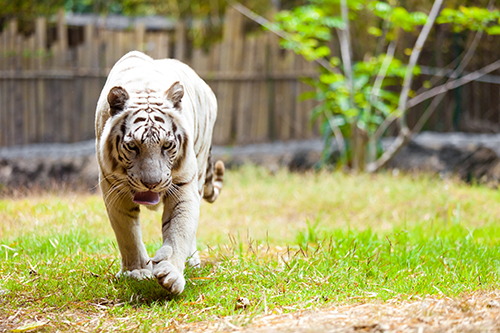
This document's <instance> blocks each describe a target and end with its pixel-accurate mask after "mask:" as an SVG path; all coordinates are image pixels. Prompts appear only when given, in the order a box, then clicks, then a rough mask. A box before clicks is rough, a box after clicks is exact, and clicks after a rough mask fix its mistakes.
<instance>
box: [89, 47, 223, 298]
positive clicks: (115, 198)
mask: <svg viewBox="0 0 500 333" xmlns="http://www.w3.org/2000/svg"><path fill="white" fill-rule="evenodd" d="M177 81H179V82H180V84H181V85H182V86H183V88H184V96H183V98H182V102H181V105H182V110H181V111H178V110H171V108H172V107H173V105H172V103H171V102H170V104H169V100H168V98H166V97H165V92H166V91H167V90H168V89H169V87H171V86H172V84H173V83H174V82H177ZM115 86H120V87H123V88H124V89H125V90H126V91H127V92H128V94H129V96H130V99H129V101H128V102H127V104H126V107H125V110H124V111H123V112H122V113H119V114H117V115H115V116H113V117H112V116H111V114H110V106H109V103H108V101H107V96H108V93H109V91H110V90H111V88H113V87H115ZM144 94H146V95H147V96H146V97H147V101H148V103H150V105H160V104H161V108H163V109H164V110H169V111H168V112H166V113H168V114H169V115H170V116H171V117H173V118H175V120H176V121H177V122H178V123H179V124H181V126H182V127H183V128H184V129H185V131H186V133H187V137H188V138H189V141H188V145H187V150H186V153H185V156H184V160H183V163H182V165H181V166H180V167H179V168H178V169H177V170H170V171H171V175H169V174H165V175H163V176H165V177H166V178H168V177H170V176H171V179H172V181H173V182H174V183H187V182H189V180H190V179H191V180H193V181H192V182H190V183H188V184H187V185H185V186H182V187H180V188H179V190H178V191H177V192H176V195H165V196H163V197H162V202H161V203H163V215H162V223H163V222H165V221H170V222H169V223H167V224H165V226H164V227H163V228H162V229H163V230H162V235H163V245H162V246H161V248H160V249H159V250H158V251H157V252H156V255H155V256H154V257H153V258H151V259H150V258H149V255H148V254H147V252H146V248H145V246H144V244H143V242H142V235H141V228H140V222H139V212H138V211H137V206H138V205H137V204H136V203H134V202H133V201H132V195H131V194H130V193H131V192H130V189H129V186H128V184H127V182H126V178H125V177H124V175H123V174H118V173H117V172H113V163H112V160H113V159H112V158H111V157H110V156H109V154H110V152H109V150H108V149H107V144H108V142H109V141H110V140H111V137H112V131H113V128H116V127H117V124H118V125H119V124H121V123H123V122H124V119H126V117H127V116H128V114H130V113H131V112H133V111H134V110H137V108H140V107H141V106H140V105H139V104H137V101H138V100H139V99H140V98H143V99H142V100H144V97H145V96H144ZM134 103H135V104H134ZM138 105H139V106H138ZM216 115H217V102H216V99H215V95H214V94H213V92H212V91H211V89H210V88H209V87H208V85H207V84H206V83H205V82H204V81H203V80H202V79H201V78H199V76H198V75H197V74H196V73H195V72H194V71H193V70H192V69H191V68H189V67H188V66H187V65H185V64H183V63H181V62H179V61H176V60H172V59H165V60H153V59H151V58H150V57H148V56H146V55H145V54H143V53H140V52H137V51H134V52H130V53H128V54H126V55H125V56H123V57H122V58H121V59H120V60H119V61H118V62H117V63H116V64H115V66H114V67H113V69H112V70H111V72H110V74H109V76H108V79H107V81H106V84H105V86H104V88H103V90H102V93H101V96H100V98H99V101H98V104H97V109H96V137H97V140H96V150H97V159H98V164H99V169H100V187H101V191H102V193H103V198H104V202H105V204H106V209H107V212H108V216H109V219H110V222H111V226H112V227H113V230H114V232H115V235H116V239H117V242H118V246H119V249H120V253H121V256H122V270H121V273H120V274H122V275H126V276H130V277H134V278H139V279H141V278H148V277H150V276H154V277H156V278H157V279H158V282H159V283H160V284H161V285H162V286H164V287H165V288H166V289H167V290H169V291H170V292H172V293H175V294H178V293H180V292H182V290H183V289H184V285H185V280H184V276H183V271H184V268H185V263H186V260H187V259H189V263H190V264H192V265H198V264H199V258H198V255H197V253H196V229H197V226H198V218H199V207H200V202H201V198H202V195H203V190H204V182H205V172H206V166H207V157H208V154H209V149H210V146H211V141H212V130H213V126H214V123H215V119H216ZM129 125H130V124H129ZM130 126H131V125H130ZM150 146H151V151H153V150H154V149H156V148H155V147H153V146H152V145H150ZM158 149H159V148H158ZM152 156H153V155H152ZM197 156H198V158H197ZM148 158H149V157H148ZM150 160H151V161H152V162H151V163H156V162H155V160H154V159H151V158H150ZM142 162H143V163H146V162H144V161H142ZM151 170H153V171H152V172H156V171H157V170H156V169H155V167H154V166H152V167H151ZM162 170H163V169H162ZM163 176H162V177H163ZM165 177H163V178H165Z"/></svg>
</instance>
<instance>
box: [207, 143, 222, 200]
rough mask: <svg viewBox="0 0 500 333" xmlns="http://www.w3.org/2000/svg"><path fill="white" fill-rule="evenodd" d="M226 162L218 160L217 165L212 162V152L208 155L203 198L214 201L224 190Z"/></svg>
mask: <svg viewBox="0 0 500 333" xmlns="http://www.w3.org/2000/svg"><path fill="white" fill-rule="evenodd" d="M224 171H225V168H224V162H222V161H217V163H215V166H214V165H213V164H212V154H211V153H210V155H209V156H208V161H207V171H206V175H205V186H204V189H203V199H205V200H206V201H208V202H210V203H212V202H214V201H215V200H216V199H217V197H218V196H219V194H220V192H221V191H222V185H223V183H224Z"/></svg>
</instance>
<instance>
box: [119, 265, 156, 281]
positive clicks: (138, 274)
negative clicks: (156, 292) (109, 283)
mask: <svg viewBox="0 0 500 333" xmlns="http://www.w3.org/2000/svg"><path fill="white" fill-rule="evenodd" d="M122 276H124V277H128V278H132V279H135V280H138V281H141V280H147V279H152V278H153V277H154V276H153V272H151V270H150V269H147V268H143V269H134V270H131V271H124V270H122V271H120V272H119V273H118V274H116V277H117V278H119V277H122Z"/></svg>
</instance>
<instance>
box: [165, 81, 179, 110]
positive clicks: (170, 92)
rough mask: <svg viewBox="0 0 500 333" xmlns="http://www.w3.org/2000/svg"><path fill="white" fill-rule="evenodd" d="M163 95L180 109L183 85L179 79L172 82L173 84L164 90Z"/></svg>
mask: <svg viewBox="0 0 500 333" xmlns="http://www.w3.org/2000/svg"><path fill="white" fill-rule="evenodd" d="M164 96H165V98H166V99H167V100H168V101H170V102H172V104H173V105H174V108H176V109H180V106H181V100H182V96H184V87H183V86H182V85H181V84H180V82H179V81H177V82H174V84H172V85H171V86H170V88H168V89H167V91H165V95H164Z"/></svg>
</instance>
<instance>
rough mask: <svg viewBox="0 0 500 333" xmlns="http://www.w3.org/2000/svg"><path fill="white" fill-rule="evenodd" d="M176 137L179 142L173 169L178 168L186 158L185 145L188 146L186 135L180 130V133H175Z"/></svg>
mask: <svg viewBox="0 0 500 333" xmlns="http://www.w3.org/2000/svg"><path fill="white" fill-rule="evenodd" d="M177 139H178V140H179V144H180V147H181V149H180V151H179V153H178V155H177V159H176V160H175V163H174V165H173V167H172V169H173V170H179V169H180V167H181V166H182V163H183V162H184V160H185V159H186V152H187V147H188V141H189V140H188V137H187V135H186V133H184V132H182V133H181V134H178V135H177Z"/></svg>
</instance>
